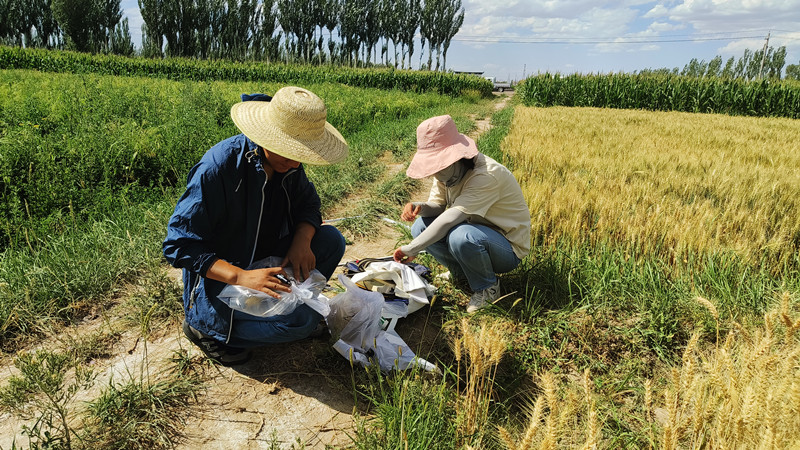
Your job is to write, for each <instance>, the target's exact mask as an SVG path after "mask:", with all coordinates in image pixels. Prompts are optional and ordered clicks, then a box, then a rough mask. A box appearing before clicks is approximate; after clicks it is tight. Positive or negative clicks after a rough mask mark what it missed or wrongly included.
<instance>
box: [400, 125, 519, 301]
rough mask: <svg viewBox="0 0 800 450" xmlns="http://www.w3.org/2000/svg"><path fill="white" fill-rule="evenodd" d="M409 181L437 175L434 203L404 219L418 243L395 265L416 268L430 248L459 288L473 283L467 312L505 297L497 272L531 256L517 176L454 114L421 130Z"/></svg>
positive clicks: (416, 206)
mask: <svg viewBox="0 0 800 450" xmlns="http://www.w3.org/2000/svg"><path fill="white" fill-rule="evenodd" d="M406 175H408V176H409V177H411V178H416V179H422V178H427V177H430V176H431V175H432V176H433V185H432V187H431V192H430V195H429V197H428V201H426V202H412V203H407V204H406V205H405V206H404V207H403V212H402V214H401V216H400V218H401V219H402V220H406V221H409V222H410V221H414V224H413V225H412V227H411V234H412V235H413V236H414V239H413V240H412V241H411V242H410V243H408V244H406V245H403V246H401V247H399V248H397V249H396V250H395V251H394V255H393V256H394V260H395V261H398V262H410V261H411V260H413V259H414V257H415V256H416V255H417V254H418V253H419V252H421V251H422V250H427V252H428V253H430V254H432V255H433V256H434V257H435V258H436V260H437V261H439V262H440V263H441V264H442V265H444V266H445V267H447V268H448V269H449V270H450V277H451V280H453V281H454V282H455V284H456V285H457V286H458V285H465V284H468V285H469V288H470V290H472V292H473V294H472V297H471V298H470V302H469V306H468V307H467V312H469V313H473V312H475V311H477V310H478V309H480V308H483V307H484V306H486V305H488V304H489V303H491V302H494V301H495V300H497V299H498V298H500V281H499V279H498V278H497V274H498V273H505V272H509V271H511V270H513V269H514V268H516V267H517V266H518V265H519V263H520V261H521V259H522V258H524V257H525V256H527V255H528V253H530V241H531V218H530V212H529V210H528V205H527V203H526V202H525V197H524V196H523V194H522V188H520V186H519V183H518V182H517V180H516V178H514V175H513V174H512V173H511V172H510V171H509V170H508V169H507V168H506V167H504V166H503V165H502V164H500V163H498V162H497V161H495V160H494V159H492V158H490V157H488V156H486V155H484V154H482V153H480V152H479V151H478V147H477V145H475V141H474V140H472V139H471V138H469V137H468V136H465V135H463V134H461V133H459V132H458V129H457V128H456V124H455V122H454V121H453V118H452V117H450V116H448V115H444V116H437V117H432V118H430V119H428V120H425V121H424V122H422V123H421V124H420V125H419V127H417V151H416V153H415V154H414V158H413V159H412V160H411V164H410V165H409V166H408V169H407V170H406Z"/></svg>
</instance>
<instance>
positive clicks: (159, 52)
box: [138, 0, 166, 58]
mask: <svg viewBox="0 0 800 450" xmlns="http://www.w3.org/2000/svg"><path fill="white" fill-rule="evenodd" d="M138 2H139V13H140V14H141V15H142V20H143V21H144V24H143V25H142V54H143V55H144V56H147V57H156V58H161V57H162V56H163V49H164V31H165V28H166V25H165V23H164V3H165V0H138Z"/></svg>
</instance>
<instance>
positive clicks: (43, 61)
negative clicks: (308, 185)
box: [0, 46, 492, 97]
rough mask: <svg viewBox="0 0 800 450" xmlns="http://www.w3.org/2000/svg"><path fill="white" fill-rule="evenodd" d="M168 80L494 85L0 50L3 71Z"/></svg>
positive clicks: (455, 90)
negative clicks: (89, 74)
mask: <svg viewBox="0 0 800 450" xmlns="http://www.w3.org/2000/svg"><path fill="white" fill-rule="evenodd" d="M2 69H30V70H39V71H42V72H60V73H94V74H98V75H114V76H138V77H153V78H167V79H170V80H185V81H263V82H270V83H284V84H287V83H292V84H299V83H314V84H316V83H325V82H331V83H341V84H345V85H348V86H352V87H361V88H376V89H385V90H391V89H396V90H400V91H407V92H415V93H422V92H435V93H439V94H443V95H450V96H459V95H462V94H464V93H467V92H470V91H472V92H475V93H476V94H477V95H480V96H484V97H488V96H491V95H492V84H491V83H490V82H489V81H487V80H485V79H483V78H480V77H476V76H468V75H456V74H450V73H441V72H428V71H413V70H395V69H391V68H390V69H383V68H373V69H353V68H346V67H334V66H322V67H319V66H311V65H287V64H271V63H259V62H253V63H240V62H230V61H219V60H218V61H207V60H196V59H183V58H172V59H146V58H126V57H122V56H116V55H90V54H86V53H76V52H66V51H58V50H42V49H22V48H12V47H3V46H0V70H2Z"/></svg>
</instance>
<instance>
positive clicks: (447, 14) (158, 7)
mask: <svg viewBox="0 0 800 450" xmlns="http://www.w3.org/2000/svg"><path fill="white" fill-rule="evenodd" d="M138 4H139V10H140V12H141V15H142V19H143V20H144V24H143V26H142V46H141V49H139V50H138V51H136V50H135V49H134V46H133V44H132V42H131V35H130V29H129V26H128V20H127V18H125V19H123V18H122V13H121V11H120V0H0V43H5V44H7V45H15V46H21V47H40V48H51V49H68V50H77V51H81V52H92V53H115V54H122V55H126V56H131V55H133V54H135V53H139V54H141V55H142V56H145V57H152V58H160V57H186V58H200V59H230V60H236V61H244V60H257V61H283V62H301V63H312V64H326V63H333V64H341V65H349V66H354V67H355V66H370V65H377V64H382V65H385V66H394V67H396V68H397V67H400V68H412V67H413V66H414V65H415V64H414V63H415V59H414V56H415V54H416V55H418V56H419V59H418V61H417V64H416V65H417V67H419V68H427V69H432V70H442V71H444V70H445V69H446V63H447V50H448V49H449V47H450V43H451V41H452V38H453V37H454V36H455V34H456V33H457V32H458V30H459V29H460V28H461V25H462V24H463V22H464V8H463V7H462V5H461V0H138ZM418 36H419V37H418ZM417 44H419V47H418V52H416V51H417V47H416V46H417ZM426 51H427V60H425V59H424V54H425V52H426ZM415 52H416V53H415Z"/></svg>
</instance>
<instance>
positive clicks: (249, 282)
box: [206, 259, 291, 298]
mask: <svg viewBox="0 0 800 450" xmlns="http://www.w3.org/2000/svg"><path fill="white" fill-rule="evenodd" d="M278 274H281V275H284V276H285V275H286V272H284V271H283V267H268V268H266V269H254V270H245V269H242V268H241V267H236V266H234V265H233V264H231V263H229V262H227V261H225V260H224V259H217V260H216V261H214V262H213V263H212V264H211V267H209V268H208V271H207V272H206V278H210V279H212V280H216V281H221V282H223V283H226V284H231V285H238V286H244V287H248V288H250V289H255V290H257V291H261V292H264V293H266V294H267V295H269V296H270V297H275V298H280V297H281V296H280V292H291V289H290V287H289V285H286V284H283V283H282V282H281V280H279V279H278V278H277V277H276V275H278Z"/></svg>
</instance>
